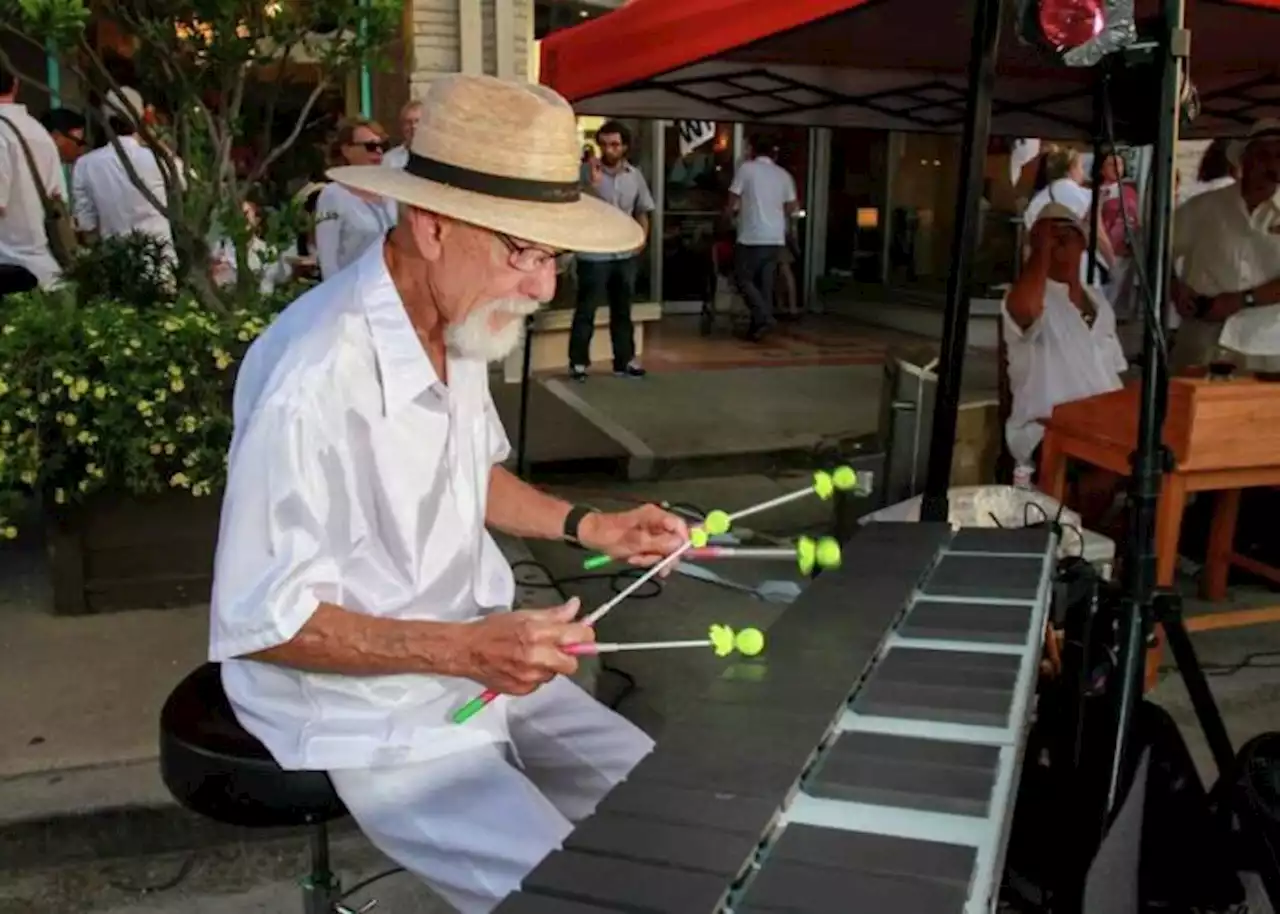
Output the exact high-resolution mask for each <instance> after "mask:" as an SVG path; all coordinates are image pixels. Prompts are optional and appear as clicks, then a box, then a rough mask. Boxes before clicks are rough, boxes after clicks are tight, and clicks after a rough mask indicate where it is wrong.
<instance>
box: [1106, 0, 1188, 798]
mask: <svg viewBox="0 0 1280 914" xmlns="http://www.w3.org/2000/svg"><path fill="white" fill-rule="evenodd" d="M1183 4H1184V0H1163V3H1162V4H1161V8H1162V13H1161V16H1162V19H1163V24H1162V27H1161V35H1160V43H1161V46H1160V50H1159V51H1158V52H1157V58H1156V61H1155V63H1154V65H1155V66H1157V67H1159V68H1160V70H1159V73H1160V126H1159V129H1158V130H1157V132H1156V143H1155V147H1154V148H1153V150H1152V162H1151V193H1152V200H1151V203H1152V205H1151V222H1150V235H1149V236H1148V248H1147V287H1148V289H1149V290H1150V296H1151V299H1150V301H1151V306H1150V307H1147V308H1144V309H1143V318H1144V319H1143V334H1142V393H1141V397H1140V407H1139V413H1138V441H1137V451H1136V452H1135V453H1134V455H1133V477H1132V482H1131V485H1132V492H1131V495H1130V499H1129V501H1130V513H1129V531H1128V540H1129V542H1128V547H1129V548H1128V549H1127V550H1126V557H1125V563H1124V578H1123V584H1124V594H1125V595H1124V600H1125V616H1126V618H1125V636H1124V641H1123V643H1122V645H1121V654H1120V674H1121V690H1120V698H1119V701H1120V705H1119V709H1118V714H1117V721H1116V745H1115V754H1114V755H1113V757H1112V761H1111V779H1110V786H1109V787H1108V790H1107V814H1108V816H1111V815H1114V814H1115V812H1116V811H1117V809H1118V807H1119V804H1120V802H1121V801H1122V800H1123V798H1124V793H1125V791H1124V784H1125V781H1126V779H1127V775H1128V772H1129V770H1130V765H1129V762H1130V758H1129V754H1130V751H1131V747H1132V746H1133V744H1134V741H1133V739H1132V736H1133V734H1132V733H1131V732H1130V731H1131V730H1132V725H1133V719H1134V711H1135V710H1136V709H1137V705H1138V702H1139V701H1140V700H1141V698H1142V688H1143V679H1144V673H1145V666H1146V664H1145V659H1146V638H1147V621H1148V620H1149V619H1150V618H1151V615H1152V609H1153V605H1154V597H1155V589H1156V584H1157V581H1156V550H1155V526H1156V507H1157V502H1158V501H1159V497H1160V477H1161V475H1162V474H1163V472H1164V469H1165V466H1164V463H1165V451H1164V448H1163V447H1162V444H1161V438H1160V433H1161V430H1162V429H1163V427H1164V416H1165V405H1166V401H1167V400H1168V396H1169V379H1168V377H1167V374H1166V361H1165V358H1164V355H1165V354H1164V353H1162V352H1161V351H1160V347H1161V345H1162V343H1161V340H1162V336H1161V333H1160V327H1159V323H1158V322H1159V320H1160V314H1161V312H1162V311H1163V310H1164V307H1163V305H1164V300H1165V288H1166V285H1167V281H1168V274H1169V266H1170V260H1169V247H1170V243H1171V240H1172V239H1171V237H1170V229H1171V227H1172V215H1173V156H1174V151H1175V150H1174V147H1175V145H1176V144H1177V139H1178V120H1179V116H1180V101H1181V69H1182V68H1181V66H1180V63H1181V61H1180V60H1179V59H1178V57H1177V56H1176V48H1175V46H1174V42H1175V37H1176V36H1177V35H1178V34H1179V33H1180V32H1181V30H1182V22H1183Z"/></svg>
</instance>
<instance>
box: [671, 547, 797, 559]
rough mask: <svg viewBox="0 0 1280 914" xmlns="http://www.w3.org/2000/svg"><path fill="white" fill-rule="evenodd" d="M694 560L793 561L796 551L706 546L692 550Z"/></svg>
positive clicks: (776, 548)
mask: <svg viewBox="0 0 1280 914" xmlns="http://www.w3.org/2000/svg"><path fill="white" fill-rule="evenodd" d="M692 557H693V558H694V559H786V560H788V561H795V558H796V551H795V550H794V549H784V548H781V547H756V546H752V547H742V546H706V547H704V548H702V549H695V550H693V556H692Z"/></svg>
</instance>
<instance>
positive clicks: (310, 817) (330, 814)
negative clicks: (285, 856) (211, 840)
mask: <svg viewBox="0 0 1280 914" xmlns="http://www.w3.org/2000/svg"><path fill="white" fill-rule="evenodd" d="M160 775H161V777H162V778H164V783H165V786H166V787H168V788H169V792H170V793H172V794H173V796H174V799H176V800H177V801H178V802H179V803H181V804H182V805H183V806H185V807H186V808H187V809H190V810H191V811H192V812H196V813H199V814H200V815H202V816H206V817H208V818H210V819H213V820H214V821H216V822H222V823H225V824H227V825H237V826H240V827H241V828H284V827H298V826H306V827H307V828H308V829H309V831H310V836H309V841H310V846H311V872H310V873H309V874H308V876H307V878H306V879H305V880H304V881H303V884H302V886H303V888H302V893H303V911H304V914H359V912H357V911H355V910H353V909H351V908H348V907H346V906H345V905H343V904H341V887H340V886H339V884H338V879H337V877H335V876H334V874H333V872H332V870H330V869H329V832H328V827H327V825H328V823H329V822H332V821H334V820H335V819H341V818H343V817H344V816H346V815H347V808H346V807H345V806H344V805H343V804H342V800H340V799H339V798H338V794H337V793H336V792H335V791H334V789H333V784H332V783H330V781H329V776H328V775H327V774H325V773H324V772H323V771H285V770H284V769H283V768H281V767H280V766H279V765H277V764H276V763H275V760H274V759H272V757H271V753H269V752H268V751H267V749H266V747H265V746H263V745H262V743H260V742H258V741H257V740H256V739H254V738H253V737H252V736H250V735H249V734H248V733H247V732H246V731H245V729H244V728H243V727H241V726H240V723H239V721H237V720H236V716H235V713H234V712H233V711H232V710H231V704H230V702H229V701H227V696H226V694H225V693H224V692H223V691H222V668H221V667H220V666H219V665H218V664H216V663H206V664H205V665H204V666H202V667H200V668H199V669H197V670H196V671H195V672H193V673H192V674H191V675H189V676H188V677H187V678H186V679H184V680H182V682H181V683H179V684H178V687H177V688H176V689H174V690H173V692H172V694H170V695H169V699H168V700H167V701H166V702H165V703H164V710H163V711H161V712H160ZM376 903H377V902H372V901H371V902H369V903H367V904H366V905H364V907H362V908H360V911H367V910H369V909H370V908H372V907H373V906H374V905H375V904H376Z"/></svg>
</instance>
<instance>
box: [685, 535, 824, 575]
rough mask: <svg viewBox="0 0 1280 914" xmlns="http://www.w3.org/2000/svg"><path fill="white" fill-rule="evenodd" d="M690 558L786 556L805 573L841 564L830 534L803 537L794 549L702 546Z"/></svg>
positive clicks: (691, 552) (763, 557) (766, 557)
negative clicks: (818, 537) (814, 538)
mask: <svg viewBox="0 0 1280 914" xmlns="http://www.w3.org/2000/svg"><path fill="white" fill-rule="evenodd" d="M689 558H691V559H695V560H697V559H702V560H711V559H757V560H761V559H763V560H769V559H787V560H792V561H795V563H796V565H797V566H798V567H799V569H800V573H801V574H803V575H811V574H813V572H814V571H815V570H817V569H823V570H826V569H829V568H839V567H840V544H839V543H838V542H837V541H836V540H835V539H833V538H832V537H829V536H824V537H822V538H821V539H818V540H813V539H810V538H809V537H807V536H802V537H800V538H799V539H798V540H796V545H795V548H792V549H788V548H786V547H769V548H750V547H743V546H703V547H702V548H700V549H699V548H694V549H690V550H689Z"/></svg>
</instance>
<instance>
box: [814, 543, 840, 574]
mask: <svg viewBox="0 0 1280 914" xmlns="http://www.w3.org/2000/svg"><path fill="white" fill-rule="evenodd" d="M814 558H815V559H817V562H818V567H819V568H839V567H840V543H839V542H837V541H836V540H835V539H834V538H833V537H830V536H824V537H823V538H822V539H820V540H818V545H817V547H816V548H815V555H814Z"/></svg>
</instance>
